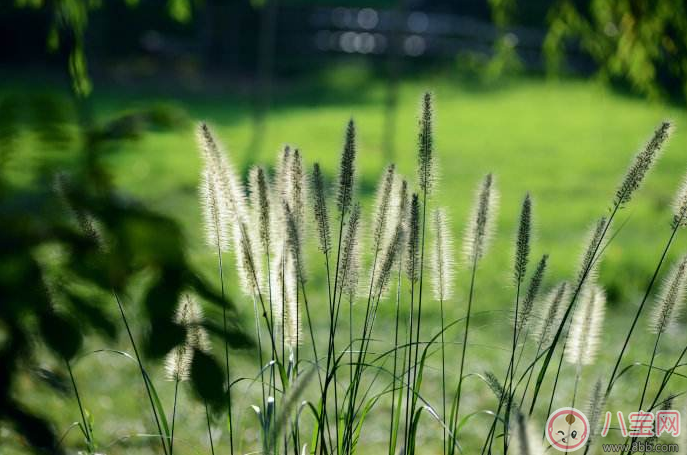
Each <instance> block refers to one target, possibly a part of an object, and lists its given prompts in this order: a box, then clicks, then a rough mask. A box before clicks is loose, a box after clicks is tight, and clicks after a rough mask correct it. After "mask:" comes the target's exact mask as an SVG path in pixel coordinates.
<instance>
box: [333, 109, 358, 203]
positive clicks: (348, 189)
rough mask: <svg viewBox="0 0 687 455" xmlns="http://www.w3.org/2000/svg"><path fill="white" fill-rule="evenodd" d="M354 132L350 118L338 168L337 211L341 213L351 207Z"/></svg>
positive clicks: (353, 175) (353, 173) (353, 182)
mask: <svg viewBox="0 0 687 455" xmlns="http://www.w3.org/2000/svg"><path fill="white" fill-rule="evenodd" d="M355 134H356V133H355V123H354V122H353V119H351V120H350V121H349V122H348V126H347V127H346V138H345V140H344V147H343V151H342V152H341V166H340V168H339V191H338V194H337V203H338V206H339V211H341V212H342V213H345V212H347V211H348V210H349V209H350V208H351V202H352V200H353V187H354V186H355V155H356V144H355V142H356V138H355Z"/></svg>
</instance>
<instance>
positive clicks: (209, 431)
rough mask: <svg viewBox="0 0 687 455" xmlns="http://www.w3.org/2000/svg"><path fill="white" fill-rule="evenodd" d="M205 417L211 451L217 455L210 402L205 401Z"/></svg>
mask: <svg viewBox="0 0 687 455" xmlns="http://www.w3.org/2000/svg"><path fill="white" fill-rule="evenodd" d="M205 419H206V420H207V423H208V438H210V452H211V453H212V455H215V445H214V444H213V443H212V428H211V426H210V411H209V410H208V402H207V401H206V402H205Z"/></svg>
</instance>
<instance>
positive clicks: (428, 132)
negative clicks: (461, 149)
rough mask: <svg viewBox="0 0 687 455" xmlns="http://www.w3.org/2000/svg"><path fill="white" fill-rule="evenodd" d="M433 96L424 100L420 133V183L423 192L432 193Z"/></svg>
mask: <svg viewBox="0 0 687 455" xmlns="http://www.w3.org/2000/svg"><path fill="white" fill-rule="evenodd" d="M432 116H433V109H432V94H431V93H430V92H427V93H425V95H424V96H423V98H422V112H421V114H420V128H419V129H420V131H419V133H418V182H419V184H420V189H421V190H422V191H427V192H430V191H431V189H432V184H433V181H434V175H433V172H434V169H433V168H434V166H433V164H434V163H433V161H434V157H433V154H434V140H433V137H432Z"/></svg>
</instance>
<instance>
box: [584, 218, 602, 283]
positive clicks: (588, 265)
mask: <svg viewBox="0 0 687 455" xmlns="http://www.w3.org/2000/svg"><path fill="white" fill-rule="evenodd" d="M607 222H608V220H607V219H606V217H601V218H599V220H598V221H597V222H596V224H595V225H594V227H593V228H592V229H591V231H590V232H589V234H588V235H587V242H586V243H585V245H587V246H586V248H585V250H584V251H583V253H582V259H581V261H580V267H579V269H578V273H577V284H578V286H580V285H581V284H582V282H583V281H585V280H590V279H593V278H594V277H595V276H596V268H597V266H598V261H597V259H598V254H597V253H598V251H600V250H602V246H601V245H600V244H601V241H602V236H603V233H604V231H605V229H606V223H607Z"/></svg>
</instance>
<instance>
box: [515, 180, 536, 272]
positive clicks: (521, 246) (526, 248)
mask: <svg viewBox="0 0 687 455" xmlns="http://www.w3.org/2000/svg"><path fill="white" fill-rule="evenodd" d="M531 237H532V199H531V198H530V194H529V193H527V194H526V195H525V199H524V200H523V201H522V207H521V209H520V222H519V223H518V234H517V237H516V241H515V268H514V272H513V279H514V280H515V283H516V284H519V283H522V281H523V280H524V279H525V272H526V271H527V263H528V262H529V256H530V238H531Z"/></svg>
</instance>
